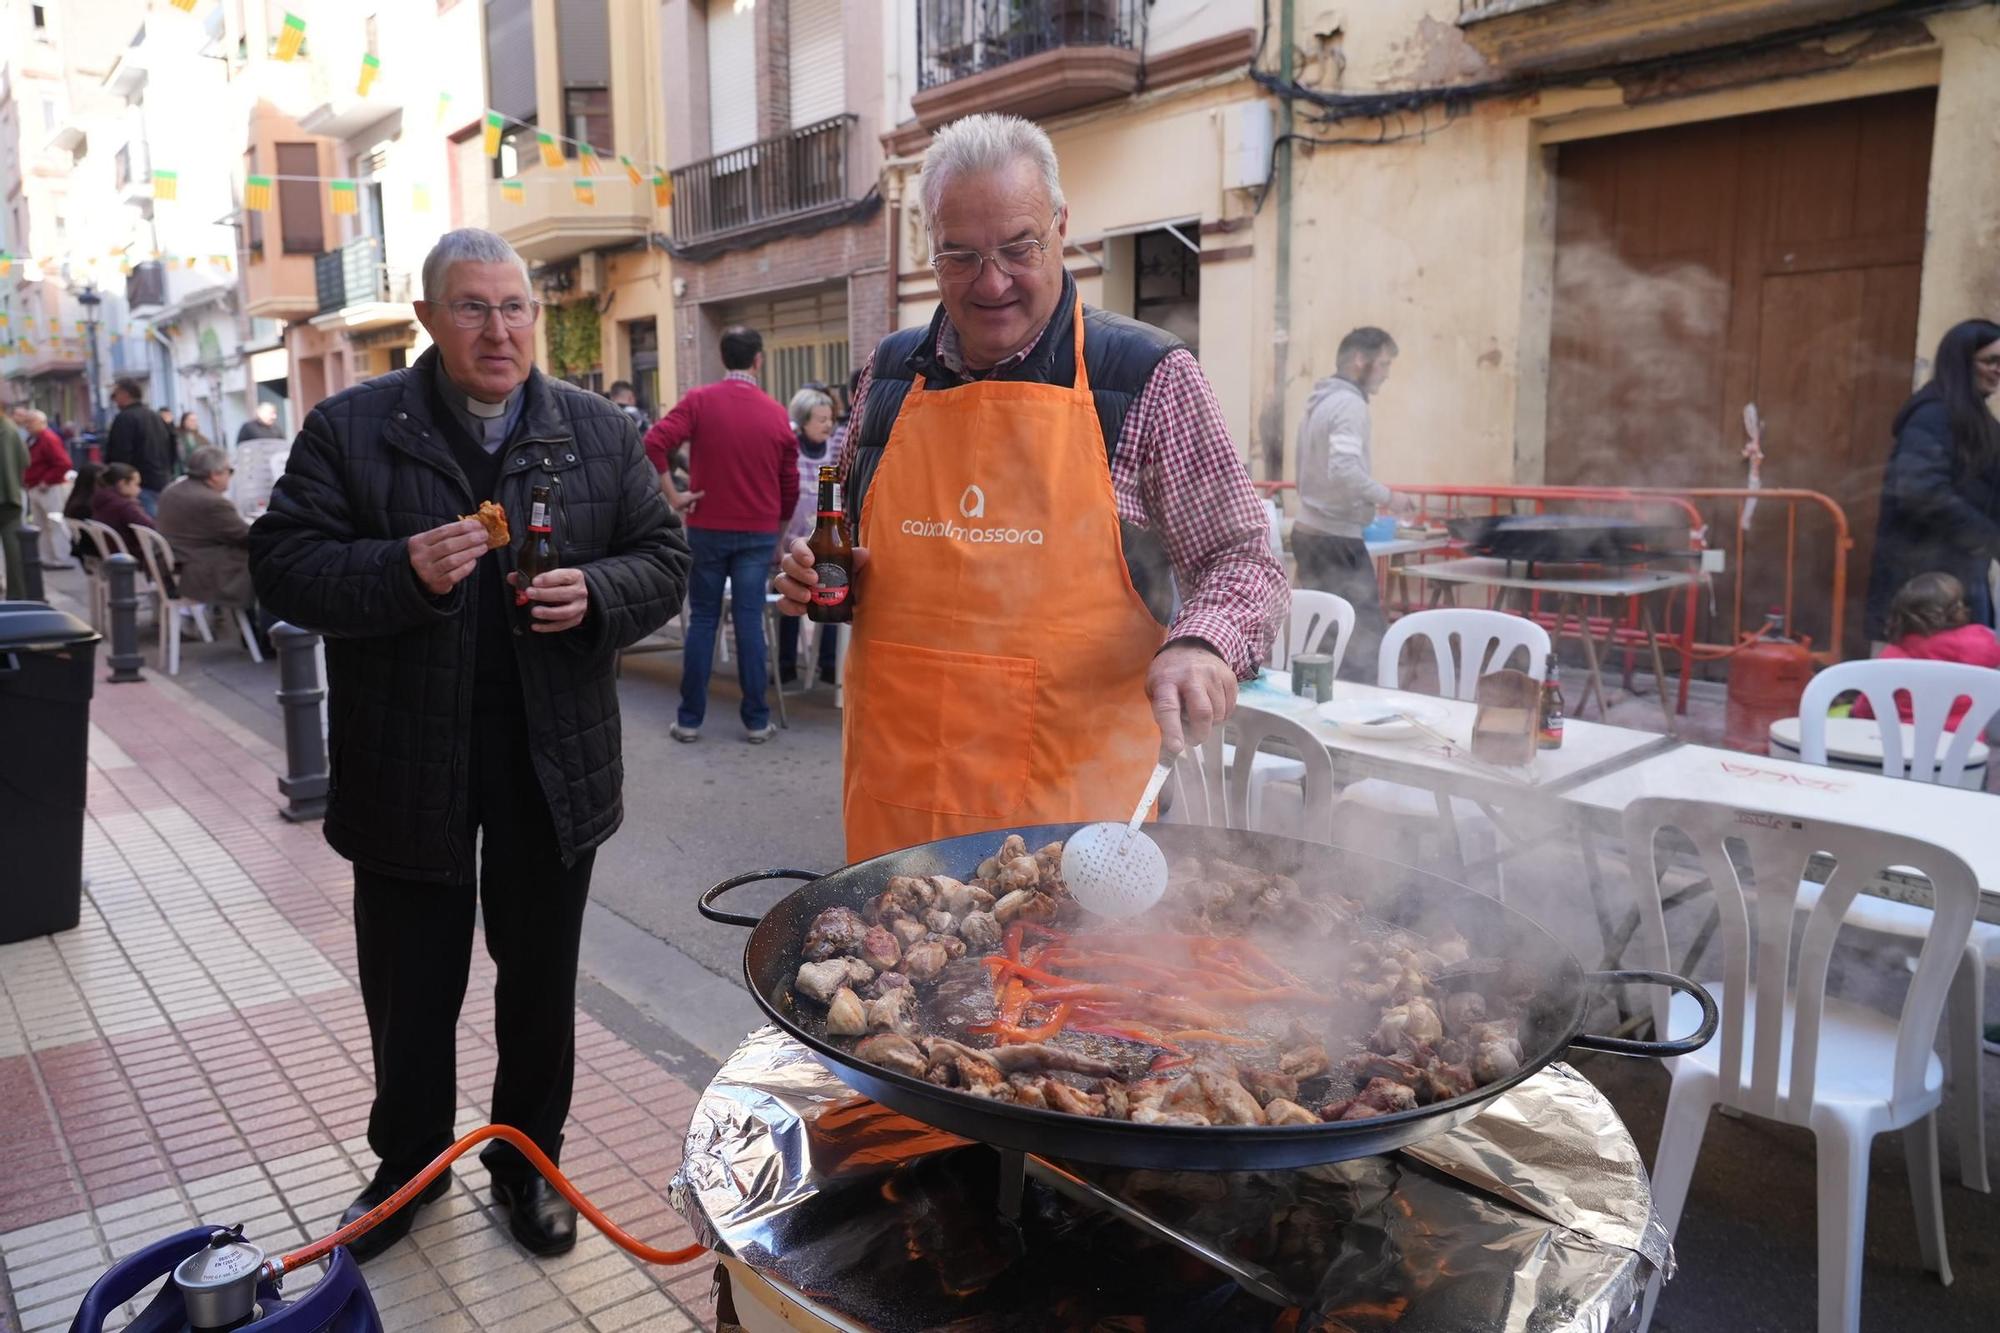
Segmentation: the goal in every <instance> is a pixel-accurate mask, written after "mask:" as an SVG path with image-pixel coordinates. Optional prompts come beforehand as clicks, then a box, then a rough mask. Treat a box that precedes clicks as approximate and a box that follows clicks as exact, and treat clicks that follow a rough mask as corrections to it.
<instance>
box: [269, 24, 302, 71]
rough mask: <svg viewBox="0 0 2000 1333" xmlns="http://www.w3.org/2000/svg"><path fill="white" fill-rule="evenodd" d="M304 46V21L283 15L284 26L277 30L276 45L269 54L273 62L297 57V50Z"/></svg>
mask: <svg viewBox="0 0 2000 1333" xmlns="http://www.w3.org/2000/svg"><path fill="white" fill-rule="evenodd" d="M305 44H306V21H305V20H304V19H302V18H300V17H299V16H298V15H297V14H287V15H285V26H284V27H282V28H280V29H278V45H277V48H276V49H275V50H273V51H272V52H271V58H272V59H273V60H285V61H289V60H292V59H294V58H295V57H297V55H298V54H299V48H300V47H302V46H304V45H305Z"/></svg>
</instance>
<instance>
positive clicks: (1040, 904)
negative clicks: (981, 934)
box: [993, 889, 1056, 926]
mask: <svg viewBox="0 0 2000 1333" xmlns="http://www.w3.org/2000/svg"><path fill="white" fill-rule="evenodd" d="M1055 914H1056V900H1055V899H1054V898H1051V897H1050V896H1049V895H1048V894H1046V893H1041V892H1038V891H1036V890H1034V889H1016V890H1014V891H1013V892H1012V893H1010V894H1008V895H1007V896H1006V897H1004V898H1002V899H1001V900H1000V901H999V902H997V903H995V904H993V919H994V920H995V921H998V922H999V923H1000V924H1001V925H1003V926H1006V925H1011V924H1013V922H1014V921H1015V920H1016V919H1019V920H1023V921H1048V920H1051V919H1053V918H1054V917H1055Z"/></svg>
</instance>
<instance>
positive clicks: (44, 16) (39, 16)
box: [28, 5, 49, 33]
mask: <svg viewBox="0 0 2000 1333" xmlns="http://www.w3.org/2000/svg"><path fill="white" fill-rule="evenodd" d="M47 11H48V6H47V5H29V6H28V12H29V13H30V14H32V15H33V16H34V19H35V31H36V32H37V33H43V32H47V31H48V30H49V16H48V12H47Z"/></svg>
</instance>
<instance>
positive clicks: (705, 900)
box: [695, 870, 820, 929]
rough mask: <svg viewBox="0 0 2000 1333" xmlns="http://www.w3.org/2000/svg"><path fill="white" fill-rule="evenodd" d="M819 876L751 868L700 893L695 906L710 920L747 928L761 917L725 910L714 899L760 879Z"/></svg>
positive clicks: (814, 872)
mask: <svg viewBox="0 0 2000 1333" xmlns="http://www.w3.org/2000/svg"><path fill="white" fill-rule="evenodd" d="M819 877H820V876H819V873H818V872H817V871H812V870H753V871H751V872H750V873H749V874H747V875H733V876H731V877H730V878H728V879H725V880H723V881H722V883H720V884H718V885H716V886H715V887H714V888H712V889H710V890H709V891H708V892H707V893H704V894H702V895H701V899H700V901H699V902H697V903H696V904H695V906H696V907H698V908H700V909H701V914H702V915H703V916H705V917H707V918H708V919H709V920H710V921H720V922H721V923H722V924H723V925H725V926H742V927H744V928H745V929H748V928H749V927H751V926H754V925H756V924H757V923H758V921H760V920H762V918H761V917H754V916H745V915H743V913H741V912H725V911H723V910H722V909H721V908H719V907H717V906H716V905H715V900H716V899H717V898H720V897H721V896H722V895H723V894H725V893H727V892H729V891H730V890H731V889H740V888H742V887H743V886H744V885H745V884H755V883H756V882H757V881H758V880H760V879H802V880H806V881H809V882H810V881H812V880H815V879H818V878H819Z"/></svg>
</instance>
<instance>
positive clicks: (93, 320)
mask: <svg viewBox="0 0 2000 1333" xmlns="http://www.w3.org/2000/svg"><path fill="white" fill-rule="evenodd" d="M76 302H77V304H78V305H80V306H82V307H83V327H84V336H85V337H87V338H89V340H90V361H89V363H88V364H89V370H88V372H87V373H88V374H89V377H90V428H91V430H93V431H95V430H97V429H99V427H100V426H101V425H102V424H103V423H102V422H101V420H100V419H99V411H98V403H99V402H101V401H102V399H101V398H100V397H99V396H98V392H97V386H98V382H99V381H98V374H99V371H98V365H97V307H99V306H101V305H103V304H104V298H103V296H101V295H99V294H98V291H97V284H96V283H94V282H86V283H84V285H83V290H82V291H80V292H78V293H77V294H76Z"/></svg>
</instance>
